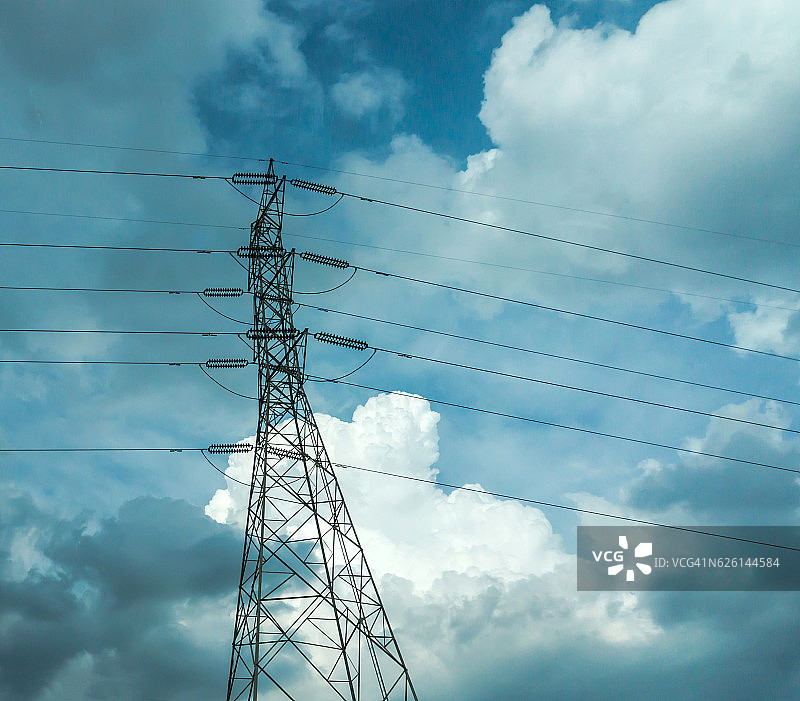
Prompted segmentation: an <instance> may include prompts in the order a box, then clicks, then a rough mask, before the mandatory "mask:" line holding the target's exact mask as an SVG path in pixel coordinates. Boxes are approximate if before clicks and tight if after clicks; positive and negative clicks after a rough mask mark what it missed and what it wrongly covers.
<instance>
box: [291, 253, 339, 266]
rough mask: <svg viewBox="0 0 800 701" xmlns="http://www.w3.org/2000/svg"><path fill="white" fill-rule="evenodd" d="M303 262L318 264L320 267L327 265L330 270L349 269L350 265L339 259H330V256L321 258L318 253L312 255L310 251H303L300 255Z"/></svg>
mask: <svg viewBox="0 0 800 701" xmlns="http://www.w3.org/2000/svg"><path fill="white" fill-rule="evenodd" d="M300 257H301V258H302V259H303V260H307V261H308V262H309V263H319V264H320V265H329V266H330V267H331V268H349V267H350V263H348V262H347V261H346V260H342V259H341V258H331V257H330V256H323V255H321V254H320V253H312V252H311V251H303V252H302V253H301V254H300Z"/></svg>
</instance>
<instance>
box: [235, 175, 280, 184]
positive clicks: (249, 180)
mask: <svg viewBox="0 0 800 701" xmlns="http://www.w3.org/2000/svg"><path fill="white" fill-rule="evenodd" d="M276 180H277V177H275V176H274V175H267V174H266V173H234V174H233V177H232V178H231V182H232V183H233V184H234V185H271V184H272V183H274V182H275V181H276Z"/></svg>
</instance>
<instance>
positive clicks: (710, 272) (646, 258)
mask: <svg viewBox="0 0 800 701" xmlns="http://www.w3.org/2000/svg"><path fill="white" fill-rule="evenodd" d="M331 189H332V190H333V192H332V193H326V194H339V195H344V196H345V197H351V198H353V199H356V200H360V201H362V202H370V203H375V204H382V205H386V206H388V207H396V208H398V209H403V210H407V211H410V212H418V213H420V214H427V215H430V216H435V217H440V218H442V219H449V220H452V221H459V222H463V223H465V224H475V225H476V226H483V227H487V228H490V229H496V230H498V231H505V232H508V233H512V234H521V235H522V236H530V237H532V238H537V239H540V240H542V241H551V242H553V243H561V244H565V245H568V246H575V247H577V248H583V249H586V250H589V251H596V252H600V253H608V254H610V255H615V256H622V257H624V258H630V259H633V260H638V261H643V262H647V263H655V264H657V265H665V266H668V267H671V268H677V269H679V270H689V271H692V272H696V273H702V274H704V275H713V276H715V277H721V278H725V279H727V280H735V281H737V282H744V283H747V284H750V285H759V286H762V287H769V288H770V289H774V290H782V291H784V292H794V293H797V294H800V290H798V289H796V288H794V287H786V286H784V285H776V284H773V283H770V282H763V281H761V280H752V279H750V278H745V277H740V276H738V275H730V274H728V273H720V272H717V271H714V270H708V269H706V268H699V267H696V266H693V265H685V264H683V263H675V262H674V261H668V260H663V259H660V258H652V257H650V256H642V255H638V254H636V253H629V252H627V251H619V250H617V249H614V248H607V247H605V246H595V245H593V244H589V243H582V242H580V241H572V240H570V239H563V238H560V237H558V236H550V235H548V234H539V233H536V232H533V231H526V230H524V229H515V228H513V227H510V226H502V225H500V224H492V223H490V222H485V221H480V220H479V219H470V218H468V217H459V216H457V215H455V214H445V213H444V212H437V211H435V210H432V209H425V208H422V207H414V206H412V205H408V204H400V203H398V202H390V201H388V200H379V199H375V198H372V197H364V196H362V195H355V194H352V193H349V192H340V191H338V190H336V189H335V188H331Z"/></svg>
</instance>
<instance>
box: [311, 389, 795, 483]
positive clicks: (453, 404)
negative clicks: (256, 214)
mask: <svg viewBox="0 0 800 701" xmlns="http://www.w3.org/2000/svg"><path fill="white" fill-rule="evenodd" d="M307 379H309V380H311V381H312V382H322V383H333V384H340V385H347V386H349V387H357V388H359V389H367V390H370V391H372V392H385V393H387V394H396V395H398V396H401V397H408V398H410V399H416V400H419V401H427V402H430V403H431V404H440V405H442V406H449V407H453V408H456V409H465V410H467V411H474V412H478V413H481V414H487V415H490V416H497V417H500V418H505V419H511V420H514V421H524V422H527V423H533V424H538V425H540V426H547V427H549V428H560V429H564V430H567V431H576V432H578V433H586V434H589V435H592V436H599V437H601V438H612V439H614V440H619V441H625V442H628V443H636V444H638V445H646V446H650V447H654V448H666V449H667V450H675V451H678V452H681V453H688V454H691V455H700V456H703V457H708V458H715V459H717V460H726V461H729V462H737V463H742V464H744V465H753V466H755V467H764V468H767V469H770V470H779V471H781V472H792V473H795V474H800V470H798V469H795V468H791V467H781V466H778V465H772V464H770V463H763V462H758V461H755V460H746V459H744V458H735V457H731V456H729V455H718V454H716V453H708V452H705V451H702V450H693V449H691V448H682V447H679V446H674V445H669V444H667V443H659V442H656V441H648V440H644V439H641V438H633V437H632V436H622V435H618V434H615V433H606V432H604V431H596V430H593V429H590V428H582V427H580V426H569V425H566V424H559V423H556V422H553V421H545V420H544V419H535V418H533V417H530V416H520V415H518V414H510V413H507V412H503V411H495V410H493V409H485V408H481V407H475V406H471V405H469V404H459V403H457V402H450V401H447V400H444V399H431V398H430V397H421V396H419V395H416V394H411V393H409V392H401V391H398V390H390V389H384V388H381V387H372V386H369V385H361V384H356V383H355V382H347V381H345V380H338V379H330V378H327V377H319V376H316V375H308V376H307Z"/></svg>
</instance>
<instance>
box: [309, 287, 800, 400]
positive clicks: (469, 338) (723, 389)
mask: <svg viewBox="0 0 800 701" xmlns="http://www.w3.org/2000/svg"><path fill="white" fill-rule="evenodd" d="M296 304H297V305H298V306H300V307H305V308H306V309H313V310H315V311H319V312H324V313H330V314H339V315H341V316H347V317H351V318H353V319H361V320H364V321H371V322H375V323H378V324H387V325H389V326H397V327H399V328H404V329H410V330H412V331H421V332H423V333H429V334H434V335H436V336H444V337H446V338H455V339H458V340H461V341H469V342H471V343H480V344H483V345H487V346H492V347H495V348H504V349H506V350H513V351H519V352H521V353H531V354H533V355H539V356H542V357H545V358H553V359H555V360H565V361H568V362H571V363H579V364H581V365H589V366H591V367H598V368H604V369H606V370H615V371H618V372H625V373H630V374H632V375H639V376H641V377H651V378H654V379H657V380H666V381H668V382H677V383H680V384H684V385H689V386H692V387H701V388H703V389H711V390H715V391H718V392H729V393H730V394H736V395H739V396H742V397H751V398H754V399H764V400H768V401H772V402H781V403H782V404H793V405H795V406H800V401H793V400H791V399H781V398H778V397H772V396H769V395H764V394H756V393H754V392H745V391H743V390H738V389H732V388H730V387H720V386H718V385H710V384H705V383H703V382H695V381H693V380H687V379H684V378H679V377H671V376H669V375H660V374H658V373H653V372H645V371H643V370H633V369H632V368H625V367H620V366H618V365H609V364H607V363H598V362H595V361H592V360H584V359H582V358H574V357H572V356H569V355H559V354H557V353H546V352H545V351H540V350H535V349H533V348H526V347H524V346H514V345H511V344H508V343H500V342H498V341H490V340H487V339H484V338H475V337H473V336H465V335H462V334H457V333H451V332H448V331H441V330H438V329H430V328H427V327H425V326H415V325H413V324H404V323H402V322H399V321H390V320H388V319H378V318H376V317H372V316H365V315H363V314H354V313H352V312H346V311H342V310H341V309H329V308H326V307H318V306H315V305H311V304H303V303H302V302H296Z"/></svg>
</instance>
